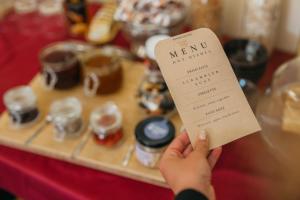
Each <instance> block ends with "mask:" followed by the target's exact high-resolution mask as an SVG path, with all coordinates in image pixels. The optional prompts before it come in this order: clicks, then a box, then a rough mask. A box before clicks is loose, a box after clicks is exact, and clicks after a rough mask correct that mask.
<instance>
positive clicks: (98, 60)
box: [82, 50, 123, 96]
mask: <svg viewBox="0 0 300 200" xmlns="http://www.w3.org/2000/svg"><path fill="white" fill-rule="evenodd" d="M82 60H83V61H82V63H83V68H84V69H83V71H84V74H85V78H84V93H85V94H86V95H87V96H95V95H97V94H110V93H114V92H116V91H117V90H118V89H120V87H121V86H122V81H123V70H122V65H121V62H120V59H119V57H117V56H109V55H106V54H105V53H104V52H103V51H101V50H92V51H89V52H87V53H86V55H84V56H83V58H82Z"/></svg>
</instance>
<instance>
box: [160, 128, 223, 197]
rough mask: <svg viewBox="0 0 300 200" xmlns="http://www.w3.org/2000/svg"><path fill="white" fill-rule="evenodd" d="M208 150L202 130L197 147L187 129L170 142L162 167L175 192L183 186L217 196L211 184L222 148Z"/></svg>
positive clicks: (207, 195)
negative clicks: (193, 145) (191, 141)
mask: <svg viewBox="0 0 300 200" xmlns="http://www.w3.org/2000/svg"><path fill="white" fill-rule="evenodd" d="M208 152H209V149H208V139H207V137H206V133H205V132H202V133H200V135H199V139H198V140H197V141H196V144H195V149H194V150H193V147H192V145H191V143H190V140H189V138H188V135H187V133H186V132H184V133H182V134H180V135H179V136H178V137H177V138H175V139H174V141H173V142H172V143H171V144H170V145H169V147H168V148H167V150H166V151H165V153H164V155H163V156H162V159H161V161H160V166H159V168H160V171H161V173H162V175H163V176H164V178H165V180H166V181H167V183H168V184H169V186H170V187H171V189H172V190H173V191H174V193H175V194H178V193H179V192H181V191H182V190H184V189H194V190H197V191H199V192H201V193H203V194H204V195H205V196H206V197H207V198H209V199H215V192H214V189H213V187H212V185H211V170H212V169H213V167H214V166H215V164H216V163H217V161H218V159H219V157H220V155H221V152H222V148H221V147H219V148H216V149H214V150H212V151H211V153H210V154H209V155H208Z"/></svg>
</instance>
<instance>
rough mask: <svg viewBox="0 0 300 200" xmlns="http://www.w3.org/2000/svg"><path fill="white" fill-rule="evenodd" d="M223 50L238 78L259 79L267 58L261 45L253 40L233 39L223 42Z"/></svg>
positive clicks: (254, 80) (255, 81) (265, 50)
mask: <svg viewBox="0 0 300 200" xmlns="http://www.w3.org/2000/svg"><path fill="white" fill-rule="evenodd" d="M224 51H225V53H226V55H227V57H228V58H229V61H230V64H231V66H232V67H233V70H234V72H235V75H236V76H237V77H238V78H242V79H246V80H250V81H252V82H253V83H257V82H258V81H259V80H260V79H261V77H262V76H263V74H264V72H265V70H266V67H267V64H268V59H269V56H268V53H267V49H266V48H265V47H264V46H263V45H261V44H260V43H258V42H256V41H254V40H246V39H234V40H230V41H228V42H226V43H225V44H224Z"/></svg>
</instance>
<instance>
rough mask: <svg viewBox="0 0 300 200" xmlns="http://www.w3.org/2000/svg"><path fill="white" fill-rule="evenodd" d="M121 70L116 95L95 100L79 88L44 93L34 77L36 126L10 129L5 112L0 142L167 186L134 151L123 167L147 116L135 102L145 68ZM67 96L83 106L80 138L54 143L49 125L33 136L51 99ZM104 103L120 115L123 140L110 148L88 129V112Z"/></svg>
mask: <svg viewBox="0 0 300 200" xmlns="http://www.w3.org/2000/svg"><path fill="white" fill-rule="evenodd" d="M123 68H124V81H123V85H122V88H121V89H120V90H119V91H118V92H117V93H114V94H111V95H103V96H97V97H87V96H85V95H84V94H83V89H82V86H78V87H76V88H74V89H71V90H67V91H49V90H46V89H45V88H44V87H43V82H42V77H41V76H40V75H37V76H36V77H35V78H34V79H33V80H32V82H31V83H30V86H31V87H32V88H33V90H34V92H35V93H36V95H37V97H38V106H39V109H40V112H41V114H40V117H39V119H38V121H37V123H35V124H34V125H32V126H29V127H24V128H22V129H13V128H12V127H11V126H10V123H9V117H8V114H7V112H4V113H3V114H2V116H1V118H0V143H1V144H3V145H7V146H10V147H14V148H18V149H22V150H25V151H30V152H33V153H36V154H40V155H45V156H49V157H52V158H56V159H60V160H65V161H68V162H72V163H75V164H79V165H83V166H87V167H91V168H94V169H99V170H102V171H106V172H110V173H113V174H117V175H120V176H125V177H128V178H132V179H135V180H139V181H143V182H147V183H151V184H155V185H159V186H166V185H165V182H164V179H163V177H162V176H161V174H160V172H159V171H158V169H150V168H147V167H144V166H143V165H141V164H140V163H139V162H138V160H137V159H136V158H135V154H134V152H133V154H132V156H131V158H130V160H129V163H128V165H127V166H126V167H124V166H123V165H122V161H123V159H124V157H125V155H126V154H127V152H128V150H129V148H130V147H131V146H132V145H133V146H134V145H135V138H134V129H135V126H136V125H137V123H138V122H139V121H140V120H142V119H144V118H146V117H147V116H146V114H145V112H144V111H143V110H142V109H141V108H140V107H139V106H138V103H137V99H136V93H137V89H138V85H139V83H140V81H141V79H142V77H143V73H144V66H142V64H141V63H134V62H130V61H123ZM70 96H73V97H77V98H78V99H80V101H81V103H82V107H83V120H84V129H83V131H82V134H81V135H80V137H77V138H72V139H67V140H64V141H63V142H59V141H56V140H55V139H54V134H53V127H52V125H51V124H48V125H46V126H45V127H44V128H43V129H42V130H41V131H40V132H39V133H38V134H36V130H38V128H39V127H41V126H42V125H43V124H44V123H45V116H46V115H47V113H48V111H49V107H50V105H51V103H52V102H53V101H54V100H57V99H61V98H65V97H70ZM107 101H113V102H115V103H116V104H117V105H118V106H119V108H120V110H121V111H122V113H123V133H124V136H123V139H122V141H121V142H120V143H119V144H117V145H116V146H114V147H110V148H108V147H103V146H100V145H98V144H96V142H95V140H94V138H93V136H92V134H91V133H90V131H89V129H88V128H87V127H88V121H89V115H90V113H91V111H92V110H93V109H95V108H96V107H98V106H100V105H102V104H103V103H105V102H107ZM171 120H172V121H173V123H174V124H175V127H176V130H177V132H178V130H179V129H180V126H181V124H182V123H181V120H180V118H179V116H178V115H175V116H174V117H173V118H172V119H171Z"/></svg>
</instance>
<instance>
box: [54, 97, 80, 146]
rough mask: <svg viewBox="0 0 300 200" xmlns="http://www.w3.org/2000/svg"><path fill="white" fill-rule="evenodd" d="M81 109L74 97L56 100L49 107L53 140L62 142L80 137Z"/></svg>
mask: <svg viewBox="0 0 300 200" xmlns="http://www.w3.org/2000/svg"><path fill="white" fill-rule="evenodd" d="M81 113H82V107H81V103H80V101H79V100H78V99H77V98H75V97H69V98H65V99H61V100H57V101H55V102H53V103H52V105H51V107H50V118H51V122H52V124H53V127H54V138H55V140H57V141H63V140H64V139H65V138H74V137H77V136H79V135H80V133H81V130H82V128H83V122H82V116H81Z"/></svg>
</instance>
